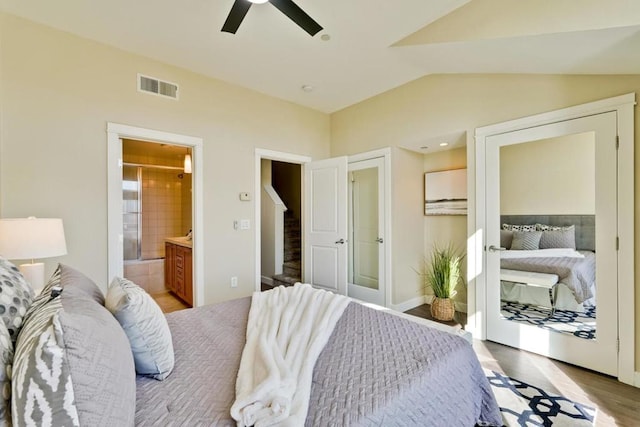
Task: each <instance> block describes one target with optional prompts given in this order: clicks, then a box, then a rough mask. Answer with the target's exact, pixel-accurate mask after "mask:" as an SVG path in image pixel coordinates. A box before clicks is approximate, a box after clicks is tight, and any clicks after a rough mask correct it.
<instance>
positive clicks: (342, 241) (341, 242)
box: [336, 239, 345, 245]
mask: <svg viewBox="0 0 640 427" xmlns="http://www.w3.org/2000/svg"><path fill="white" fill-rule="evenodd" d="M344 242H345V240H344V239H340V240H336V245H344Z"/></svg>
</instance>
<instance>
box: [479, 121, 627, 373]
mask: <svg viewBox="0 0 640 427" xmlns="http://www.w3.org/2000/svg"><path fill="white" fill-rule="evenodd" d="M591 132H592V133H593V137H594V138H595V224H596V226H595V233H596V234H595V242H596V251H595V252H596V256H597V264H596V294H597V298H596V301H597V314H596V325H597V329H596V338H595V339H582V338H579V337H576V336H573V335H570V334H565V333H558V332H553V331H549V330H546V329H543V328H540V327H537V326H534V325H528V324H525V323H521V322H515V321H509V320H506V319H505V317H504V316H503V315H502V314H501V294H500V289H501V286H500V251H499V250H497V249H498V248H499V247H500V232H499V230H500V214H501V209H500V149H501V147H506V146H509V145H513V144H520V143H525V142H530V141H539V140H543V139H549V138H556V137H561V136H565V135H572V134H579V133H591ZM616 132H617V127H616V113H615V112H609V113H602V114H597V115H593V116H588V117H583V118H578V119H573V120H568V121H563V122H559V123H553V124H548V125H544V126H538V127H532V128H528V129H524V130H519V131H514V132H508V133H504V134H500V135H494V136H489V137H487V138H486V145H485V156H486V169H485V179H486V224H485V227H484V229H485V230H486V241H485V243H486V248H485V254H486V256H485V271H486V298H487V299H486V320H487V339H489V340H491V341H496V342H499V343H502V344H506V345H509V346H513V347H517V348H520V349H524V350H528V351H532V352H535V353H539V354H542V355H545V356H548V357H552V358H554V359H559V360H563V361H566V362H568V363H572V364H575V365H578V366H583V367H586V368H589V369H592V370H595V371H599V372H603V373H606V374H609V375H614V376H617V374H618V353H617V351H618V350H617V339H618V326H617V318H618V316H617V300H618V269H617V265H618V253H617V249H616V239H617V236H618V230H617V150H616ZM563 160H564V161H565V162H567V164H569V163H570V162H571V159H563ZM575 167H580V165H575ZM568 169H569V168H568ZM522 173H523V174H526V173H528V171H527V170H522ZM522 191H523V192H526V191H527V188H523V189H522Z"/></svg>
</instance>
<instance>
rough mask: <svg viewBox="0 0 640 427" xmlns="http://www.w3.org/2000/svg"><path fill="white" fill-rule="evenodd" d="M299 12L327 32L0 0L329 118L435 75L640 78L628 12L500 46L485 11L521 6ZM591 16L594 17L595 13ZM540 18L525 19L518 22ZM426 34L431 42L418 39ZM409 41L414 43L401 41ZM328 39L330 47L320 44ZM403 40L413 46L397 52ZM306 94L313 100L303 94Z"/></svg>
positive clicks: (188, 0) (266, 12)
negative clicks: (478, 20) (232, 27)
mask: <svg viewBox="0 0 640 427" xmlns="http://www.w3.org/2000/svg"><path fill="white" fill-rule="evenodd" d="M554 1H555V2H559V3H562V4H563V5H565V4H569V5H571V4H578V3H577V2H578V1H580V2H582V3H580V4H581V6H582V5H585V4H586V3H584V2H585V1H586V2H587V3H589V4H590V5H595V6H597V5H598V2H600V3H599V5H600V7H601V8H602V7H605V8H606V7H609V8H610V9H611V8H612V7H613V8H615V7H616V6H615V4H622V3H624V0H554ZM501 2H502V3H501ZM572 2H573V3H572ZM296 3H297V4H298V5H299V6H300V7H301V8H302V9H304V10H305V11H306V12H307V13H308V14H309V15H311V17H313V18H314V19H315V20H316V21H318V23H320V25H322V26H323V27H324V30H323V31H321V32H320V33H318V34H317V35H316V36H315V37H311V36H309V35H308V34H307V33H305V32H304V31H303V30H302V29H300V28H299V27H298V26H297V25H295V24H294V23H293V22H292V21H290V20H289V18H287V17H286V16H285V15H283V14H282V13H281V12H280V11H279V10H277V9H276V8H275V7H274V6H272V5H271V4H268V3H266V4H262V5H258V4H256V5H252V7H251V9H250V10H249V13H248V14H247V17H246V19H245V20H244V22H243V23H242V25H241V26H240V28H239V30H238V32H237V34H235V35H233V34H228V33H223V32H221V31H220V28H221V27H222V24H223V23H224V21H225V19H226V17H227V14H228V13H229V10H230V9H231V5H232V4H233V0H181V1H175V0H136V1H131V0H109V1H90V2H89V1H86V0H57V1H51V0H30V1H27V0H0V10H3V11H5V12H7V13H11V14H15V15H18V16H22V17H24V18H27V19H30V20H33V21H36V22H40V23H43V24H46V25H49V26H52V27H54V28H58V29H61V30H64V31H68V32H70V33H74V34H77V35H79V36H82V37H86V38H89V39H93V40H96V41H99V42H103V43H106V44H108V45H112V46H115V47H118V48H121V49H124V50H127V51H130V52H134V53H138V54H141V55H144V56H147V57H150V58H154V59H157V60H160V61H162V62H166V63H169V64H174V65H177V66H180V67H183V68H186V69H190V70H193V71H196V72H198V73H202V74H205V75H208V76H211V77H215V78H218V79H221V80H224V81H227V82H231V83H235V84H238V85H240V86H244V87H247V88H251V89H254V90H257V91H259V92H262V93H265V94H268V95H272V96H275V97H278V98H282V99H286V100H289V101H292V102H295V103H297V104H301V105H305V106H308V107H310V108H313V109H317V110H320V111H323V112H328V113H330V112H334V111H337V110H339V109H342V108H344V107H347V106H349V105H352V104H354V103H357V102H360V101H362V100H364V99H367V98H369V97H371V96H374V95H376V94H379V93H381V92H384V91H386V90H389V89H392V88H394V87H397V86H399V85H402V84H404V83H407V82H409V81H411V80H414V79H416V78H419V77H422V76H424V75H427V74H432V73H578V74H580V73H598V74H602V73H613V74H637V73H640V16H637V17H635V16H633V13H631V15H632V17H633V19H630V18H629V14H626V15H625V14H624V13H619V14H617V16H614V17H611V16H604V17H603V18H602V19H601V20H604V21H606V22H595V23H594V22H593V21H594V18H593V16H590V17H589V19H586V20H585V19H583V20H577V21H576V20H574V21H572V22H571V23H570V24H571V25H570V27H568V28H567V29H566V30H565V31H562V20H553V21H554V22H553V24H554V25H550V26H549V29H548V31H550V32H549V33H545V32H544V28H543V29H542V30H541V29H540V26H541V25H542V26H543V27H544V23H545V22H546V21H547V19H546V17H545V16H544V13H548V12H547V11H546V10H544V9H543V8H540V7H538V9H536V10H537V11H538V12H539V15H540V16H539V17H540V19H539V20H538V21H539V22H537V24H536V25H537V26H536V28H535V31H533V30H532V31H530V32H529V33H527V31H525V29H526V23H527V21H528V20H527V16H522V17H521V18H522V19H523V24H522V25H511V26H512V27H514V28H515V30H514V29H513V28H510V30H509V31H510V32H509V33H506V34H502V35H498V36H496V35H495V28H499V27H500V25H501V23H500V21H499V16H500V13H499V12H500V11H499V10H497V11H492V10H491V8H498V7H500V8H502V9H504V8H505V7H510V6H512V5H514V6H515V5H516V4H517V3H520V2H514V1H512V2H511V3H505V0H482V2H480V1H479V0H473V2H471V3H469V2H468V0H296ZM542 3H543V2H542ZM637 3H640V2H637ZM521 4H522V3H521ZM531 4H533V3H529V6H531ZM538 4H540V3H538ZM612 4H613V6H612ZM627 4H630V3H629V2H628V1H627ZM505 5H506V6H505ZM460 6H463V7H460ZM471 6H473V8H472V7H471ZM595 6H593V7H594V10H592V11H591V15H593V14H594V13H600V12H599V11H598V10H597V9H596V8H595ZM479 7H481V8H483V10H482V11H483V13H484V12H488V13H489V15H491V16H492V17H493V18H492V19H493V20H492V21H490V23H491V26H492V29H491V31H490V32H487V31H488V30H487V28H483V29H482V28H480V27H478V28H479V29H478V32H477V34H476V36H475V37H474V36H473V34H471V35H470V34H468V33H469V31H471V32H473V30H474V28H475V27H474V26H473V22H471V24H469V23H468V21H469V19H471V20H472V21H473V19H474V18H473V17H474V14H476V15H477V14H478V12H477V9H478V8H479ZM536 7H537V6H536ZM458 8H459V9H458ZM455 9H457V10H455ZM547 9H549V8H547ZM582 9H584V8H582ZM454 10H455V12H453V13H451V14H450V12H452V11H454ZM536 10H533V11H532V10H531V8H529V9H527V10H526V14H528V16H531V14H532V13H537V12H536ZM510 12H512V13H515V16H516V18H513V16H514V15H513V14H512V15H508V16H509V23H510V24H513V22H514V19H517V16H518V15H517V12H518V11H517V10H515V9H514V10H511V11H510ZM632 12H635V10H634V11H632ZM446 15H448V16H446ZM604 15H606V14H604ZM623 15H624V16H623ZM458 16H459V18H458ZM505 16H507V15H505ZM621 16H622V18H621ZM441 17H445V18H444V19H442V20H440V22H438V20H439V18H441ZM496 17H498V18H496ZM623 18H624V19H623ZM496 19H497V21H496ZM505 19H506V18H505ZM465 20H466V21H465ZM607 20H608V21H607ZM483 21H485V22H487V21H486V17H483ZM529 21H532V22H533V21H535V20H529ZM595 21H597V19H595ZM559 22H560V24H559ZM582 22H584V24H583V25H581V23H582ZM608 22H610V23H611V24H610V25H609V24H608ZM432 23H433V25H434V26H436V28H435V30H437V31H435V30H434V31H431V33H430V34H429V33H427V34H426V36H425V35H424V34H423V32H425V31H427V32H428V31H429V29H430V28H432V29H433V26H432V27H430V26H429V24H432ZM541 23H542V24H541ZM445 24H446V27H447V28H449V29H450V33H452V34H453V33H455V34H456V36H455V37H453V36H448V37H447V32H446V31H443V30H442V28H441V27H444V26H445ZM438 25H439V26H438ZM456 25H457V26H458V27H456ZM559 25H560V27H558V26H559ZM567 25H568V24H567ZM460 28H465V31H461V30H460ZM469 28H471V30H469ZM505 28H506V26H505ZM520 28H523V30H522V31H521V30H520ZM445 29H446V28H445ZM434 32H435V33H436V36H435V39H437V40H436V41H433V39H434V35H433V34H434ZM519 32H520V33H519ZM414 33H415V34H416V35H415V37H413V39H412V38H411V37H409V38H407V37H408V36H410V35H412V34H414ZM324 34H328V35H330V36H331V39H330V40H329V41H323V40H322V39H321V36H322V35H324ZM461 34H463V35H464V37H461ZM487 34H489V35H490V36H487ZM443 35H444V36H443ZM421 37H422V38H426V39H430V40H422V41H420V39H421ZM438 37H439V38H440V39H438ZM443 37H444V40H442V38H443ZM405 38H407V39H406V41H411V40H412V41H411V42H405V43H402V41H403V39H405ZM460 38H462V40H460ZM416 40H417V41H416ZM395 44H397V46H395V47H394V46H393V45H395ZM177 83H179V82H177ZM303 85H311V86H313V87H314V90H313V91H312V92H310V93H307V92H304V91H302V89H301V87H302V86H303Z"/></svg>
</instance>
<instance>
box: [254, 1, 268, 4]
mask: <svg viewBox="0 0 640 427" xmlns="http://www.w3.org/2000/svg"><path fill="white" fill-rule="evenodd" d="M249 1H250V2H251V3H257V4H262V3H266V2H268V1H269V0H249Z"/></svg>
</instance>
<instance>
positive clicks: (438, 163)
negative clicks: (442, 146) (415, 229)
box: [424, 147, 467, 311]
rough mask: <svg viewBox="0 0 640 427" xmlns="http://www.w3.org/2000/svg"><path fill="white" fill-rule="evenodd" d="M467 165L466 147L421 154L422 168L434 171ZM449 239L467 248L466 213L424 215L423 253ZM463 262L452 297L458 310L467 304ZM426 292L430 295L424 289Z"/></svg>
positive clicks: (425, 170)
mask: <svg viewBox="0 0 640 427" xmlns="http://www.w3.org/2000/svg"><path fill="white" fill-rule="evenodd" d="M466 167H467V149H466V147H462V148H456V149H453V150H446V151H439V152H436V153H432V154H425V155H424V172H438V171H443V170H452V169H463V168H466ZM449 243H451V244H452V245H453V247H454V248H456V249H457V250H459V251H460V252H461V253H462V254H466V252H467V216H466V215H437V216H434V215H430V216H425V217H424V256H425V259H427V260H428V259H429V258H430V257H431V252H432V250H433V247H434V245H438V246H439V247H443V246H446V245H448V244H449ZM466 272H467V264H466V260H465V261H464V262H463V264H462V277H463V278H465V280H464V284H460V285H458V288H457V291H458V294H457V295H456V296H455V298H454V300H455V302H456V308H457V309H458V310H462V311H466V305H467V288H466V277H467V274H466ZM427 294H428V295H433V292H431V291H430V289H427Z"/></svg>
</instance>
